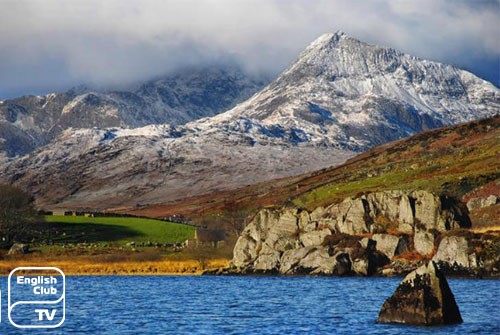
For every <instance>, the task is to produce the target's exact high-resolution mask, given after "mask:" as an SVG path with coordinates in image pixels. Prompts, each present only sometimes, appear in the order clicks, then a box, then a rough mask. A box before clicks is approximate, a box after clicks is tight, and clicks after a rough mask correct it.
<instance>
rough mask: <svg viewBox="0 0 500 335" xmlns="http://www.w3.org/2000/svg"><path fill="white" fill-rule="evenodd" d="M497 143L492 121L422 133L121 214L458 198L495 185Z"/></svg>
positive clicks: (499, 126)
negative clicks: (394, 193)
mask: <svg viewBox="0 0 500 335" xmlns="http://www.w3.org/2000/svg"><path fill="white" fill-rule="evenodd" d="M499 143H500V117H499V116H497V117H493V118H489V119H486V120H481V121H474V122H469V123H465V124H460V125H457V126H451V127H444V128H440V129H436V130H430V131H426V132H423V133H421V134H418V135H414V136H412V137H409V138H407V139H403V140H399V141H395V142H391V143H388V144H385V145H382V146H378V147H376V148H374V149H372V150H370V151H368V152H365V153H362V154H360V155H358V156H356V157H354V158H352V159H350V160H348V161H347V162H346V163H345V164H342V165H340V166H337V167H332V168H328V169H323V170H320V171H316V172H314V173H309V174H305V175H301V176H296V177H292V178H283V179H278V180H273V181H271V182H266V183H260V184H258V185H253V186H249V187H245V188H241V189H238V190H235V191H231V192H221V193H214V194H211V195H206V196H201V197H192V198H189V199H185V200H182V201H178V202H172V203H168V204H164V205H161V206H152V207H146V208H141V209H134V210H126V209H121V210H122V211H123V210H125V211H127V212H131V213H134V214H140V215H149V216H153V217H163V216H172V215H184V216H188V217H196V216H197V215H198V213H224V212H227V211H230V210H231V209H232V210H242V211H247V212H253V211H254V210H256V209H258V208H261V207H279V206H281V205H283V204H286V203H293V204H294V205H297V206H299V207H303V208H308V209H310V210H312V209H314V208H316V207H318V206H321V205H324V204H329V203H334V202H339V201H341V200H342V199H344V198H345V197H348V196H355V195H357V194H359V193H367V192H375V191H382V190H391V189H403V190H415V189H424V190H429V191H433V192H436V193H438V194H447V195H450V196H453V197H457V198H460V197H462V196H464V195H465V194H467V193H468V192H470V191H472V190H474V189H476V188H478V187H480V186H482V185H485V184H487V183H488V182H491V181H493V180H498V178H499V177H500V160H499V159H498V157H500V145H499ZM494 188H495V187H494ZM496 188H498V184H497V186H496Z"/></svg>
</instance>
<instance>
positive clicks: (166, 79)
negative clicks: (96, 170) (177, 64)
mask: <svg viewBox="0 0 500 335" xmlns="http://www.w3.org/2000/svg"><path fill="white" fill-rule="evenodd" d="M266 83H267V79H265V78H256V77H254V76H250V75H248V74H246V73H245V72H244V71H243V70H242V69H240V68H239V67H237V66H230V65H228V66H219V65H217V66H212V67H199V68H195V67H193V68H186V69H181V70H178V71H176V72H174V73H171V74H169V75H167V76H163V77H161V78H158V79H155V80H150V81H147V82H145V83H143V84H141V85H139V86H138V87H137V88H131V89H130V90H128V91H127V90H121V91H103V90H93V89H91V88H88V87H77V88H73V89H71V90H69V91H67V92H64V93H51V94H48V95H45V96H23V97H19V98H15V99H8V100H4V101H0V154H1V153H3V154H4V155H6V156H7V157H13V156H17V155H24V154H27V153H29V152H31V151H33V150H34V149H35V148H37V147H40V146H42V145H46V144H49V143H50V142H51V141H53V140H55V139H56V138H57V136H59V135H60V134H61V133H62V132H63V131H65V130H67V129H71V128H73V129H77V128H93V127H99V128H106V127H123V128H137V127H142V126H146V125H151V124H171V125H179V124H184V123H187V122H189V121H192V120H196V119H199V118H202V117H207V116H213V115H216V114H218V113H221V112H223V111H226V110H227V109H229V108H231V107H233V106H234V105H236V104H237V103H238V102H241V101H243V100H245V99H246V98H248V97H250V96H251V95H252V94H254V93H255V92H256V91H258V90H259V89H260V88H262V87H263V86H264V85H265V84H266Z"/></svg>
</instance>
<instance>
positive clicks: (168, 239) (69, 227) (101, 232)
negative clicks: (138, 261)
mask: <svg viewBox="0 0 500 335" xmlns="http://www.w3.org/2000/svg"><path fill="white" fill-rule="evenodd" d="M45 220H46V222H47V224H48V225H50V230H51V231H52V232H53V236H52V239H53V240H54V242H58V243H60V242H67V243H78V242H89V243H90V242H91V243H100V242H104V243H106V242H113V243H116V244H118V245H124V244H126V243H128V242H131V241H134V242H136V243H140V242H148V241H151V242H153V243H176V242H183V241H185V240H187V239H191V238H193V237H194V228H193V227H191V226H188V225H183V224H177V223H172V222H165V221H159V220H153V219H143V218H130V217H82V216H46V217H45Z"/></svg>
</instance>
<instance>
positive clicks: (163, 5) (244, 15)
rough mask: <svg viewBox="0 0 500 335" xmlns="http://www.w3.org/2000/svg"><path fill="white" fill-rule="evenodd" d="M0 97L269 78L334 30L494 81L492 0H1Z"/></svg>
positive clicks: (499, 10) (498, 57)
mask: <svg viewBox="0 0 500 335" xmlns="http://www.w3.org/2000/svg"><path fill="white" fill-rule="evenodd" d="M1 5H2V9H3V10H2V11H1V13H0V45H1V48H0V99H2V98H7V97H13V96H18V95H23V94H42V93H49V92H52V91H61V90H65V89H67V88H69V87H71V86H75V85H78V84H89V85H96V86H102V87H120V86H123V85H128V84H130V83H134V82H137V81H141V80H145V79H148V78H150V77H154V76H158V75H161V74H164V73H168V72H169V71H172V70H173V69H175V68H178V67H181V66H186V65H192V64H210V63H213V62H221V61H225V60H228V59H231V60H235V61H237V62H240V63H242V64H243V65H244V66H245V67H246V68H247V69H248V70H249V71H253V72H258V73H261V72H262V73H268V74H272V75H276V74H278V73H279V72H280V71H282V70H283V69H284V68H285V67H286V66H288V65H289V64H290V63H291V62H292V61H293V60H294V59H295V58H296V57H297V55H298V54H299V53H300V51H301V50H303V49H304V48H305V47H306V46H307V45H308V44H309V43H310V42H311V41H313V40H314V39H315V38H316V37H318V36H319V35H321V34H323V33H326V32H334V31H337V30H343V31H345V32H346V33H348V34H349V35H351V36H353V37H356V38H358V39H360V40H363V41H366V42H369V43H373V44H379V45H385V46H390V47H393V48H395V49H398V50H401V51H404V52H407V53H410V54H413V55H416V56H419V57H422V58H427V59H431V60H436V61H441V62H445V63H451V64H454V65H457V66H459V67H461V68H465V69H467V70H469V71H471V72H473V73H475V74H477V75H479V76H481V77H483V78H485V79H487V80H489V81H492V82H493V83H494V84H496V85H497V86H499V85H500V2H499V1H498V0H494V1H489V0H488V1H487V0H477V1H460V0H456V1H440V0H415V1H410V0H407V1H405V0H401V1H396V0H378V1H368V0H365V1H356V0H350V1H348V0H288V1H285V0H239V1H235V0H196V1H195V0H183V1H180V0H177V1H174V0H140V1H139V0H134V1H129V0H106V1H102V0H73V1H67V0H51V1H43V0H3V1H2V3H1Z"/></svg>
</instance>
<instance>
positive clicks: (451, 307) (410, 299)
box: [377, 262, 462, 326]
mask: <svg viewBox="0 0 500 335" xmlns="http://www.w3.org/2000/svg"><path fill="white" fill-rule="evenodd" d="M377 322H382V323H405V324H410V325H425V326H432V325H443V324H453V323H461V322H462V317H461V315H460V311H459V309H458V306H457V303H456V301H455V297H454V296H453V293H452V292H451V290H450V287H449V286H448V282H447V281H446V278H445V277H444V275H443V274H442V273H441V272H440V271H439V269H438V268H437V265H436V264H435V263H434V262H429V264H428V265H423V266H421V267H419V268H418V269H416V270H415V271H413V272H411V273H410V274H408V275H407V276H406V277H405V278H404V279H403V281H402V282H401V284H399V286H398V288H397V289H396V291H395V292H394V294H393V295H392V296H391V297H389V298H388V299H387V300H386V301H385V302H384V304H383V306H382V309H381V310H380V313H379V316H378V319H377Z"/></svg>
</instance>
